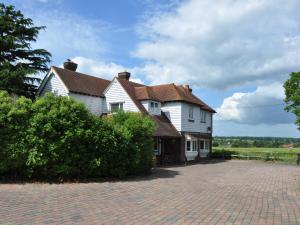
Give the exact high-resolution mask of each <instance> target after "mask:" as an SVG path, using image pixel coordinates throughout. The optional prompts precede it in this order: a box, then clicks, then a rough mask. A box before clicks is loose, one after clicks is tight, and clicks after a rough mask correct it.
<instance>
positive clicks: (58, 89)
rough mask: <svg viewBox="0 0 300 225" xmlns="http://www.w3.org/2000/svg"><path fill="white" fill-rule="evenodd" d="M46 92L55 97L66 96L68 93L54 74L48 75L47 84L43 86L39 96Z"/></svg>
mask: <svg viewBox="0 0 300 225" xmlns="http://www.w3.org/2000/svg"><path fill="white" fill-rule="evenodd" d="M47 92H52V93H54V94H56V95H62V96H68V91H67V90H66V88H65V87H64V84H63V83H62V81H60V79H59V78H58V77H57V76H56V75H55V74H53V73H52V74H50V76H49V79H48V80H47V83H46V84H45V86H44V88H43V90H42V92H41V95H44V94H45V93H47Z"/></svg>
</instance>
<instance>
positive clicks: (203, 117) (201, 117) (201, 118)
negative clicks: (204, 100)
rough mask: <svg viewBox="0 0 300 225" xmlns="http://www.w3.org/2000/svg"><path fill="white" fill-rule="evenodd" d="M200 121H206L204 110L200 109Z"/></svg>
mask: <svg viewBox="0 0 300 225" xmlns="http://www.w3.org/2000/svg"><path fill="white" fill-rule="evenodd" d="M200 122H201V123H205V122H206V112H205V111H203V110H201V109H200Z"/></svg>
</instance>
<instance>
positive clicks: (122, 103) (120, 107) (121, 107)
mask: <svg viewBox="0 0 300 225" xmlns="http://www.w3.org/2000/svg"><path fill="white" fill-rule="evenodd" d="M109 105H110V111H111V112H116V111H119V110H121V111H122V110H123V107H124V102H113V103H110V104H109ZM113 105H118V109H117V110H113V109H112V106H113Z"/></svg>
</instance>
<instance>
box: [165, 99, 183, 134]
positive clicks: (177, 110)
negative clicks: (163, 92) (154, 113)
mask: <svg viewBox="0 0 300 225" xmlns="http://www.w3.org/2000/svg"><path fill="white" fill-rule="evenodd" d="M161 111H163V112H164V113H165V114H166V116H167V117H168V118H169V120H170V121H171V123H172V124H173V126H174V127H175V128H176V130H178V131H181V121H182V120H181V103H180V102H167V103H164V104H162V106H161Z"/></svg>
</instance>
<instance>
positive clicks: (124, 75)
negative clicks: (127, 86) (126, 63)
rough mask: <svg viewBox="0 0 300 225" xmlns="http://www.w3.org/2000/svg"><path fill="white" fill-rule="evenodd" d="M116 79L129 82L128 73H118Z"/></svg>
mask: <svg viewBox="0 0 300 225" xmlns="http://www.w3.org/2000/svg"><path fill="white" fill-rule="evenodd" d="M118 77H120V78H121V79H124V80H129V78H130V73H129V72H127V71H124V72H120V73H118Z"/></svg>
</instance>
